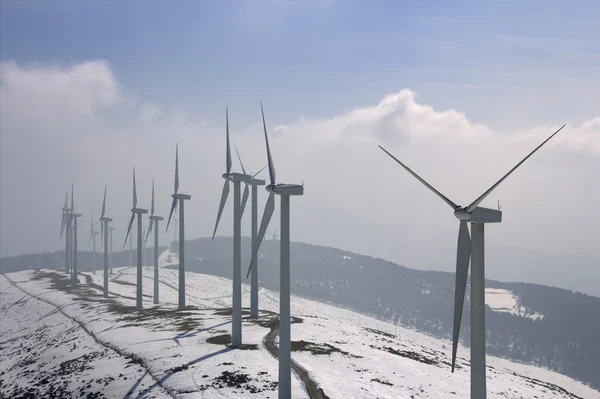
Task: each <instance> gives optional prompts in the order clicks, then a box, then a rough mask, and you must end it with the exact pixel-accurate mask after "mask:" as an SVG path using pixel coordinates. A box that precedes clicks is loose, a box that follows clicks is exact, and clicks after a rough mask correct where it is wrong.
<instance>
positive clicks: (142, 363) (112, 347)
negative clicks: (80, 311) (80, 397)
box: [2, 273, 177, 399]
mask: <svg viewBox="0 0 600 399" xmlns="http://www.w3.org/2000/svg"><path fill="white" fill-rule="evenodd" d="M2 276H4V278H5V279H6V280H8V282H10V283H11V284H12V285H14V286H15V287H16V288H18V289H19V290H21V291H22V292H23V293H24V294H27V295H29V296H30V297H32V298H35V299H37V300H39V301H42V302H44V303H46V304H48V305H50V306H53V307H55V308H56V309H57V310H58V311H59V312H60V313H61V314H62V315H63V316H65V317H66V318H67V319H69V320H71V321H73V322H74V323H76V324H77V325H79V327H80V328H81V329H83V331H85V332H86V333H87V334H88V335H89V336H90V337H92V339H93V340H94V341H95V342H96V343H97V344H99V345H101V346H103V347H105V348H107V349H109V350H112V351H114V352H115V353H116V354H117V355H119V356H122V357H125V358H127V359H130V360H131V361H133V362H134V363H136V364H138V365H140V367H142V368H143V369H144V370H145V371H146V373H147V374H148V375H149V376H150V377H152V379H153V380H154V384H156V385H158V386H160V387H161V388H162V389H163V390H164V391H165V392H166V393H167V394H168V395H169V396H170V397H171V398H174V399H176V398H177V396H176V395H175V393H174V392H173V390H171V389H169V388H167V387H166V386H164V385H162V384H161V383H160V378H158V377H157V376H156V375H155V374H154V373H153V372H152V371H151V370H150V368H149V367H148V365H147V364H146V362H145V361H144V359H142V358H141V357H139V356H137V355H136V354H134V353H128V352H125V351H123V350H121V349H119V348H118V347H117V346H115V345H113V344H111V343H109V342H106V341H103V340H101V339H99V338H98V337H97V336H96V334H94V333H93V332H92V331H91V330H89V329H88V328H87V327H86V326H85V324H84V323H83V322H81V321H79V320H77V319H76V318H74V317H72V316H69V315H68V314H66V313H65V312H64V311H63V310H62V308H61V307H60V306H58V305H56V304H55V303H53V302H51V301H49V300H48V299H44V298H41V297H40V296H38V295H35V294H32V293H30V292H28V291H27V290H25V289H24V288H21V287H20V286H19V284H18V283H17V282H16V281H13V280H11V279H10V278H9V277H8V276H7V275H6V274H4V273H2ZM126 397H128V396H127V395H126Z"/></svg>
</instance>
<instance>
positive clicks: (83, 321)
mask: <svg viewBox="0 0 600 399" xmlns="http://www.w3.org/2000/svg"><path fill="white" fill-rule="evenodd" d="M163 255H164V253H163ZM165 258H166V255H165ZM143 271H144V279H143V291H144V295H145V296H144V307H145V310H144V311H143V312H142V313H141V315H138V314H137V313H136V312H135V310H134V307H135V298H134V296H135V285H134V284H135V278H136V277H135V269H134V268H119V269H115V272H116V274H115V275H112V276H111V278H110V279H111V283H110V286H109V288H110V297H109V299H108V300H106V299H104V298H102V296H101V288H100V285H101V284H102V273H101V272H98V273H97V274H96V275H91V274H82V275H81V276H80V279H79V281H80V287H79V288H78V289H73V288H72V287H71V286H70V285H69V283H68V282H66V281H65V280H62V279H61V277H62V276H65V275H64V273H62V272H60V271H57V270H43V271H42V272H40V273H37V274H36V272H33V271H27V272H19V273H11V274H7V275H5V276H3V277H1V278H0V292H1V294H2V295H0V312H1V314H2V323H1V325H0V337H1V338H0V341H1V348H0V362H1V364H2V371H3V373H2V375H1V377H0V381H1V382H2V388H3V389H4V388H5V387H10V389H13V388H14V386H19V387H31V386H32V382H33V381H39V380H40V379H41V378H43V377H44V376H48V375H53V377H52V379H53V380H55V382H54V383H55V384H58V382H56V381H60V383H61V384H63V385H64V386H63V385H61V386H63V388H64V389H65V390H67V391H68V392H72V393H74V392H77V393H79V390H80V389H81V388H82V387H86V388H84V390H85V392H101V393H102V394H103V395H105V396H106V397H123V396H124V395H127V393H128V392H129V391H132V393H130V395H132V397H138V395H139V396H140V397H155V398H162V397H181V398H221V397H229V398H245V397H254V398H275V397H277V391H276V385H275V383H276V381H277V372H278V365H277V359H276V358H274V357H273V356H272V355H271V354H270V353H269V352H268V351H267V349H266V347H265V343H264V341H265V339H266V337H267V335H268V333H269V332H270V331H271V329H272V328H274V326H277V316H276V314H275V312H277V311H278V307H279V305H278V303H279V302H278V298H279V294H278V293H276V292H272V291H269V290H265V289H261V290H260V292H259V296H260V306H261V316H260V319H259V322H254V321H251V320H249V319H248V318H245V319H244V322H243V334H244V335H243V342H244V343H245V344H247V345H249V346H250V348H249V349H245V350H233V349H230V348H229V347H227V346H225V345H224V344H223V343H221V340H222V339H223V337H224V336H225V338H226V336H227V334H228V333H229V332H230V329H231V327H230V326H231V317H230V316H229V315H228V314H227V313H228V312H227V309H228V308H229V307H230V306H231V292H232V286H231V280H228V279H225V278H220V277H215V276H208V275H202V274H195V273H187V275H186V285H187V288H186V289H187V292H186V293H187V294H188V295H187V304H188V305H190V307H189V308H188V309H186V310H184V311H176V300H177V291H176V289H175V287H176V285H177V281H178V280H177V276H178V274H177V271H175V270H171V269H165V268H161V269H160V281H161V285H160V290H161V292H160V298H161V304H160V305H159V306H155V305H152V298H151V295H152V284H153V281H152V276H153V269H152V268H151V267H144V268H143ZM9 279H10V280H11V281H13V282H15V284H12V283H11V282H10V281H9ZM242 288H243V292H242V293H243V306H244V308H247V307H249V300H250V287H249V285H246V284H244V285H243V286H242ZM21 289H22V290H25V291H26V292H27V293H28V294H26V293H25V292H23V291H21ZM495 294H498V293H495ZM31 295H35V296H39V297H40V298H41V299H42V300H44V301H48V302H47V303H46V302H42V300H36V299H34V298H33V297H32V296H31ZM498 295H499V296H505V295H504V294H498ZM163 301H164V302H163ZM291 306H292V309H291V310H292V316H293V321H294V324H293V325H292V341H293V347H294V348H295V349H296V350H295V351H294V352H293V354H292V358H293V361H294V362H295V364H297V365H298V366H299V367H301V368H302V369H303V370H306V371H307V372H308V377H310V378H311V379H312V380H313V381H314V382H315V383H316V384H318V386H319V387H320V388H322V389H323V391H324V393H325V394H326V395H327V396H329V397H330V398H332V399H333V398H382V397H383V398H411V397H413V396H414V397H415V398H417V397H418V398H447V397H457V398H462V397H468V396H469V383H470V381H469V380H470V377H469V362H468V350H467V349H465V348H464V347H462V346H461V347H459V353H458V355H459V356H458V361H457V362H458V365H459V367H460V368H458V369H457V371H456V372H455V373H454V374H452V373H451V372H450V366H449V362H450V348H451V343H450V341H448V340H440V339H436V338H433V337H429V336H426V335H423V334H421V333H418V332H415V331H412V330H408V329H404V328H401V327H397V326H395V325H392V324H390V323H386V322H383V321H379V320H376V319H373V318H371V317H368V316H365V315H361V314H358V313H355V312H352V311H349V310H345V309H341V308H338V307H334V306H330V305H326V304H323V303H320V302H316V301H311V300H308V299H304V298H299V297H292V302H291ZM57 309H60V310H57ZM63 313H64V314H63ZM84 328H85V329H84ZM92 334H93V336H95V337H96V339H97V342H96V341H95V340H94V338H93V336H92ZM207 340H208V341H207ZM215 340H216V343H211V342H215ZM275 342H277V340H275ZM252 345H255V347H253V346H252ZM25 348H30V351H31V352H28V354H27V355H25V354H24V351H26V349H25ZM71 350H72V351H71ZM89 353H94V357H93V359H91V360H90V361H88V362H87V363H86V364H85V367H84V368H83V371H81V372H79V371H76V372H74V373H71V374H70V375H69V376H67V377H60V376H56V371H57V370H60V367H59V366H60V364H61V362H64V361H66V360H69V359H73V358H78V357H80V356H82V355H84V354H89ZM55 356H56V357H55ZM26 359H30V360H28V361H31V360H35V361H36V363H33V364H30V365H26V364H21V363H23V362H25V363H26V361H25V360H26ZM53 373H54V374H53ZM228 373H234V374H233V377H235V376H236V375H237V376H238V378H239V379H238V380H236V381H233V383H230V384H228V383H227V380H228V381H230V382H231V381H232V378H231V374H228ZM121 374H122V376H120V375H121ZM487 375H488V397H489V398H533V397H537V398H539V399H542V398H576V396H572V395H571V394H569V393H568V392H570V393H572V394H575V395H578V396H579V397H582V398H600V393H599V392H597V391H595V390H592V389H591V388H589V387H587V386H585V385H584V384H581V383H579V382H577V381H574V380H572V379H570V378H568V377H566V376H563V375H560V374H557V373H554V372H551V371H548V370H543V369H540V368H536V367H533V366H528V365H523V364H516V363H512V362H510V361H508V360H505V359H500V358H495V357H491V356H490V357H488V370H487ZM244 376H246V377H247V378H248V381H245V377H244ZM111 377H112V378H114V381H111V382H110V384H108V385H107V386H106V387H105V386H103V384H104V382H103V381H105V379H106V378H111ZM124 377H127V379H126V380H125V379H124ZM228 378H229V379H228ZM90 379H91V380H93V382H92V384H91V386H90V387H89V388H87V384H88V381H89V380H90ZM97 380H100V381H101V382H99V383H96V381H97ZM538 380H539V381H538ZM253 387H254V388H255V390H263V389H264V390H263V391H261V392H259V393H258V394H254V393H251V390H252V388H253ZM558 387H561V388H562V389H564V390H561V389H559V388H558ZM40 389H43V387H42V388H40ZM292 389H293V397H294V398H307V397H308V394H307V392H306V390H305V384H304V382H303V381H302V380H300V379H299V378H298V375H297V374H296V373H294V376H293V378H292ZM41 392H44V391H41ZM67 396H69V395H67ZM71 396H75V395H74V394H73V395H71ZM77 396H79V395H77Z"/></svg>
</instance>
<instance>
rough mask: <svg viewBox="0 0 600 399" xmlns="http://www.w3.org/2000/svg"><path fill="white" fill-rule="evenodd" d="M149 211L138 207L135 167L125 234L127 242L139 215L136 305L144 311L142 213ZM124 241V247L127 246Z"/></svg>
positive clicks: (139, 310)
mask: <svg viewBox="0 0 600 399" xmlns="http://www.w3.org/2000/svg"><path fill="white" fill-rule="evenodd" d="M144 213H148V210H147V209H142V208H138V207H137V192H136V189H135V168H133V208H131V219H130V220H129V227H128V228H127V235H125V243H126V242H127V237H129V232H130V231H131V225H132V224H133V220H134V219H135V215H137V217H138V218H137V219H138V225H137V284H136V288H137V289H136V296H135V307H136V309H137V311H138V312H141V311H142V215H143V214H144ZM125 243H123V248H125Z"/></svg>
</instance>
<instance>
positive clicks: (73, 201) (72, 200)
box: [71, 183, 75, 212]
mask: <svg viewBox="0 0 600 399" xmlns="http://www.w3.org/2000/svg"><path fill="white" fill-rule="evenodd" d="M74 210H75V200H74V199H73V183H71V212H73V211H74Z"/></svg>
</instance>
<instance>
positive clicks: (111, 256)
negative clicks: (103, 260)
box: [108, 219, 115, 274]
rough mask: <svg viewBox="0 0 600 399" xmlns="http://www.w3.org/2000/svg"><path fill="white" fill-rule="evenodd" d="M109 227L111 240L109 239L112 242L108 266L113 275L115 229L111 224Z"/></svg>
mask: <svg viewBox="0 0 600 399" xmlns="http://www.w3.org/2000/svg"><path fill="white" fill-rule="evenodd" d="M110 221H112V219H110ZM110 221H109V222H110ZM108 226H109V228H108V230H110V231H109V234H110V238H109V241H110V256H109V257H108V265H109V267H110V274H113V270H112V268H113V230H114V229H115V228H114V227H112V224H111V223H108Z"/></svg>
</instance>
